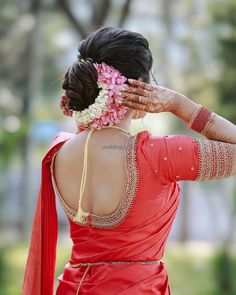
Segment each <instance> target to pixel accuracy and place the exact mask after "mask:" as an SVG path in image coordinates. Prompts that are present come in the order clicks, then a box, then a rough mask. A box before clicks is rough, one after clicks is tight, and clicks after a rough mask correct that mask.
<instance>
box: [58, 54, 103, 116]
mask: <svg viewBox="0 0 236 295" xmlns="http://www.w3.org/2000/svg"><path fill="white" fill-rule="evenodd" d="M97 79H98V74H97V70H96V68H95V67H94V65H93V60H92V59H91V58H79V59H78V60H77V61H76V62H74V63H73V64H72V65H71V67H70V68H69V69H68V71H67V72H66V74H65V79H64V82H63V84H62V88H63V89H65V91H66V94H67V96H68V98H69V103H68V104H69V108H70V109H72V110H75V111H82V110H83V109H85V108H87V107H88V106H89V105H90V104H92V103H93V102H94V101H95V98H96V97H97V95H98V93H99V88H98V85H97Z"/></svg>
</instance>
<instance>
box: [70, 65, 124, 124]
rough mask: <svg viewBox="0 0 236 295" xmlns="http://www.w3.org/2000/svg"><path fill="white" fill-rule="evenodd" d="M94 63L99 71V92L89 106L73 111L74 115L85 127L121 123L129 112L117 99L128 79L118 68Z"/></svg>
mask: <svg viewBox="0 0 236 295" xmlns="http://www.w3.org/2000/svg"><path fill="white" fill-rule="evenodd" d="M93 65H94V67H95V68H96V70H97V73H98V81H97V85H98V87H99V88H100V91H99V94H98V96H97V97H96V99H95V102H94V103H93V104H91V105H89V107H88V108H86V109H84V110H83V111H74V110H73V111H72V116H73V117H74V118H75V119H76V120H77V122H78V123H79V125H80V127H82V128H84V129H87V128H95V129H101V128H102V126H112V125H114V124H117V123H119V122H120V121H121V120H122V119H123V118H124V115H125V113H126V112H127V107H125V106H122V105H119V104H118V103H117V101H116V98H117V93H118V91H119V89H121V88H122V87H123V86H124V85H125V82H126V81H127V79H126V78H125V77H124V76H122V75H121V73H120V72H119V71H118V70H116V69H114V68H113V67H111V66H108V65H107V64H105V63H102V64H97V63H94V64H93Z"/></svg>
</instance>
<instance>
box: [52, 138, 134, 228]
mask: <svg viewBox="0 0 236 295" xmlns="http://www.w3.org/2000/svg"><path fill="white" fill-rule="evenodd" d="M137 137H138V136H137V134H136V135H133V136H130V137H129V138H128V139H127V142H126V154H125V165H126V171H127V181H126V184H125V188H124V192H123V196H122V198H121V201H120V203H119V205H118V207H117V208H116V209H115V211H113V212H112V213H111V214H107V215H103V216H102V215H96V214H93V213H90V218H91V224H92V226H93V227H98V228H113V227H116V226H118V225H120V224H121V223H122V222H123V221H124V219H125V218H126V217H127V215H128V212H129V209H130V208H131V207H132V204H133V201H134V198H135V196H136V193H137V187H138V182H139V173H138V165H137V158H136V150H137ZM55 156H56V153H55V154H54V156H53V159H52V162H51V177H52V184H53V187H54V191H55V192H56V193H57V195H58V198H59V200H60V202H61V205H62V208H63V210H64V212H65V213H66V215H67V216H68V218H69V219H70V220H72V221H73V222H74V223H77V224H80V225H85V226H86V225H87V224H88V217H86V216H82V220H81V221H75V220H74V218H75V216H76V214H77V211H76V210H74V209H72V208H71V207H69V206H68V205H67V204H66V202H65V201H64V200H63V198H62V196H61V195H60V193H59V191H58V188H57V186H56V182H55V179H54V174H53V162H54V158H55Z"/></svg>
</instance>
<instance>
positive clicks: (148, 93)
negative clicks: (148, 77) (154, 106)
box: [121, 86, 156, 98]
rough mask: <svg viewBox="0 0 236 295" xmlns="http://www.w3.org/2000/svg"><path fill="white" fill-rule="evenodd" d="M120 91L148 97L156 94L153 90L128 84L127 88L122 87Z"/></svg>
mask: <svg viewBox="0 0 236 295" xmlns="http://www.w3.org/2000/svg"><path fill="white" fill-rule="evenodd" d="M121 91H122V92H124V93H132V94H137V95H141V96H144V97H149V98H153V97H154V96H156V93H155V92H154V91H149V90H146V89H143V88H140V87H132V86H129V87H127V88H124V89H122V90H121Z"/></svg>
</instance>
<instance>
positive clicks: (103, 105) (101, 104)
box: [72, 82, 109, 124]
mask: <svg viewBox="0 0 236 295" xmlns="http://www.w3.org/2000/svg"><path fill="white" fill-rule="evenodd" d="M98 87H99V88H101V90H100V92H99V95H98V96H97V98H96V99H95V102H94V103H93V104H91V105H89V107H88V108H86V109H84V110H83V111H73V114H72V116H73V117H74V118H75V119H76V120H77V121H78V122H79V123H81V124H88V123H90V122H91V121H93V120H94V119H96V118H100V117H101V116H102V114H103V113H104V112H105V111H107V109H108V107H107V103H108V99H109V91H108V89H107V86H106V85H105V84H103V83H99V82H98Z"/></svg>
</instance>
